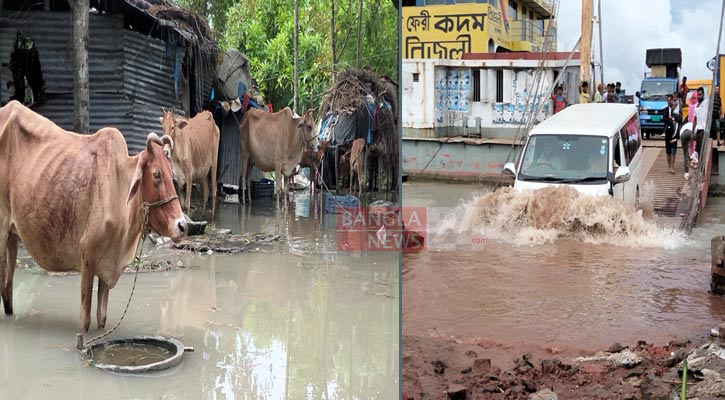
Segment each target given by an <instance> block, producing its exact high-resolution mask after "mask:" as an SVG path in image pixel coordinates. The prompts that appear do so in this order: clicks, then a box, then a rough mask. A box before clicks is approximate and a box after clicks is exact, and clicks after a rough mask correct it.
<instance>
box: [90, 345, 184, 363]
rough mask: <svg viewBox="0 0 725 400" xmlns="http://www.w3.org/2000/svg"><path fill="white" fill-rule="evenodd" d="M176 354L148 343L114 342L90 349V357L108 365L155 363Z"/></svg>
mask: <svg viewBox="0 0 725 400" xmlns="http://www.w3.org/2000/svg"><path fill="white" fill-rule="evenodd" d="M173 355H174V354H173V353H172V352H171V351H170V350H169V349H166V348H163V347H161V346H151V345H148V344H146V343H112V344H108V345H105V346H103V347H101V348H99V349H96V350H95V351H90V354H89V356H90V359H91V360H93V361H94V362H98V363H101V364H106V365H118V366H123V367H136V366H144V365H150V364H155V363H158V362H161V361H164V360H167V359H169V358H171V356H173Z"/></svg>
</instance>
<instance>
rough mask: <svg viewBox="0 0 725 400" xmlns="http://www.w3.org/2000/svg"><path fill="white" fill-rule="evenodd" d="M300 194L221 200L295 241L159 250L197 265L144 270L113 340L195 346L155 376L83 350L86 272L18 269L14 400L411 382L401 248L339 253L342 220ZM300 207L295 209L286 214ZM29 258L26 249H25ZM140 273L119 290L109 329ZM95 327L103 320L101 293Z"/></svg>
mask: <svg viewBox="0 0 725 400" xmlns="http://www.w3.org/2000/svg"><path fill="white" fill-rule="evenodd" d="M308 200H309V199H308V198H307V197H306V196H305V195H301V194H298V195H297V200H296V207H295V208H293V209H292V210H290V211H289V213H288V214H284V213H282V212H278V211H277V210H276V209H275V207H274V205H273V203H271V202H270V201H266V200H260V201H257V202H256V203H255V204H254V205H253V206H252V207H251V208H250V207H242V206H239V205H236V204H219V206H218V207H217V213H218V216H217V221H218V223H217V226H218V227H221V228H229V229H232V231H234V232H240V231H241V232H267V233H272V234H279V235H281V236H283V237H284V238H285V240H282V241H280V242H279V243H273V244H271V245H266V246H260V249H259V251H258V252H253V253H246V254H237V255H217V254H202V255H194V254H189V253H182V252H179V251H176V250H171V249H169V248H152V247H150V246H147V251H148V252H150V253H151V254H152V255H153V257H158V258H159V259H169V260H172V261H174V262H176V261H182V262H183V264H184V265H186V266H193V267H192V268H183V269H176V270H170V271H164V272H152V273H142V274H139V275H138V281H137V284H136V289H135V292H134V295H133V299H132V301H131V304H130V306H129V311H128V314H127V316H126V318H125V319H124V320H123V322H122V323H121V325H120V327H119V328H118V329H117V330H116V331H115V332H114V333H113V334H112V335H111V336H110V337H109V339H112V338H117V337H129V336H139V335H142V336H149V335H163V336H171V337H174V338H176V339H178V340H180V341H181V342H182V343H183V344H184V346H186V347H193V348H194V352H193V353H186V354H185V355H184V361H183V363H182V364H181V365H180V366H178V367H175V368H172V369H169V370H166V371H161V372H158V373H151V374H146V375H143V376H127V375H119V374H113V373H108V372H104V371H101V370H98V369H96V368H94V367H92V366H87V365H84V363H83V360H82V359H81V357H80V355H79V354H78V352H77V351H75V335H76V333H78V329H79V328H78V324H79V309H80V288H79V276H78V275H68V276H49V275H47V274H41V273H37V272H34V271H32V270H28V269H23V268H21V269H18V270H17V271H16V274H15V286H14V287H15V292H14V300H15V303H14V306H15V315H14V316H13V317H7V316H5V315H2V316H0V399H47V398H68V399H71V398H72V399H93V400H99V399H284V398H287V399H321V398H337V399H379V398H386V399H392V398H397V396H398V390H399V384H398V382H399V380H398V374H399V347H398V343H399V307H398V304H399V296H398V293H399V276H398V271H399V256H398V255H397V254H393V253H386V252H379V253H354V252H341V251H337V249H336V246H335V224H336V219H335V217H334V216H332V215H325V216H324V217H323V218H322V219H315V218H314V217H310V213H312V214H313V215H314V211H315V205H314V204H310V203H309V201H308ZM285 215H286V217H285ZM22 255H25V254H21V256H22ZM132 283H133V275H132V274H124V276H122V277H121V279H120V280H119V282H118V284H117V286H116V287H115V288H114V289H112V290H111V293H110V299H109V305H108V322H107V328H110V327H112V326H113V325H115V324H116V322H117V321H118V319H119V318H120V316H121V314H122V311H123V308H124V306H125V305H126V302H127V300H128V296H129V293H130V291H131V285H132ZM92 317H93V320H92V326H91V332H89V333H88V334H87V335H86V336H85V337H86V340H88V339H90V338H91V337H92V336H95V335H98V334H100V333H102V332H99V331H97V330H96V321H95V296H94V300H93V311H92Z"/></svg>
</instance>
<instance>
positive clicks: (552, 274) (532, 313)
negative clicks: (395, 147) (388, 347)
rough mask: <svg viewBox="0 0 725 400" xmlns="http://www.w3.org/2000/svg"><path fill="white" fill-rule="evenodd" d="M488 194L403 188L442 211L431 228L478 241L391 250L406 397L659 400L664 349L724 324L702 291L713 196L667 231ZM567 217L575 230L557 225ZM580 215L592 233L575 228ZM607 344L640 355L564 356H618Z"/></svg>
mask: <svg viewBox="0 0 725 400" xmlns="http://www.w3.org/2000/svg"><path fill="white" fill-rule="evenodd" d="M491 192H492V188H490V187H484V186H475V185H445V188H441V184H440V183H435V184H429V183H413V184H408V185H404V188H403V196H404V198H405V199H406V205H407V206H426V207H432V208H447V209H448V210H449V212H448V214H447V215H446V217H444V218H442V219H441V220H440V221H437V223H442V224H448V227H447V229H456V230H457V231H454V232H453V233H455V236H456V237H457V238H459V239H457V240H460V238H461V237H465V236H466V235H471V232H473V231H474V228H482V229H480V230H479V232H474V233H479V234H482V235H485V237H486V239H487V240H485V241H483V244H478V245H477V246H471V245H470V243H469V245H468V246H467V247H466V246H458V247H443V246H440V247H437V248H435V247H434V248H433V249H430V248H429V249H428V251H425V252H420V253H417V254H404V255H403V271H402V279H403V311H402V313H403V351H402V354H403V390H404V392H405V393H406V396H407V398H413V399H439V398H440V399H449V398H451V399H454V398H461V399H466V398H477V399H479V398H481V399H487V398H491V399H515V398H523V399H526V398H550V397H546V396H548V394H547V392H543V393H540V392H541V391H542V390H552V391H553V392H554V393H556V394H557V396H558V398H559V399H562V398H563V399H583V398H587V399H588V398H591V399H599V398H601V399H623V398H637V399H640V398H668V399H669V397H656V396H655V397H652V396H653V395H652V394H645V392H648V391H657V390H660V391H663V390H665V386H668V385H673V386H672V387H675V386H677V385H675V384H669V383H667V382H664V383H663V384H662V385H660V383H659V382H660V381H662V380H664V381H671V380H675V379H676V373H675V374H674V375H673V373H672V368H673V366H672V365H669V364H670V363H672V362H673V361H672V360H670V359H669V358H670V357H671V356H672V354H673V353H677V352H678V351H680V352H682V351H685V350H682V351H681V349H686V351H692V350H693V349H694V348H695V347H697V346H699V345H702V344H704V343H707V342H708V341H709V340H710V338H709V337H708V334H709V332H710V330H711V328H712V327H715V326H718V324H720V323H721V322H723V321H725V299H724V298H722V297H720V296H715V295H712V294H711V293H709V280H710V273H709V272H710V239H711V237H712V236H714V235H718V234H721V233H720V232H722V230H723V229H725V225H724V224H723V222H722V221H721V220H720V219H721V217H720V215H721V213H722V212H723V211H725V201H723V199H717V198H715V199H709V200H708V209H706V210H705V213H704V214H703V218H702V221H703V222H702V223H701V224H700V226H698V227H697V228H696V229H695V231H694V232H693V235H692V236H691V237H688V238H685V237H684V236H682V235H679V234H678V233H677V232H675V231H674V230H673V229H672V228H673V226H674V225H675V223H676V221H673V220H667V219H663V218H646V217H645V216H643V215H641V214H640V213H638V212H637V211H635V210H631V209H630V210H627V209H622V208H619V207H616V206H615V207H613V208H612V207H610V208H607V207H608V206H607V204H605V203H606V202H601V203H598V204H596V207H592V206H593V203H591V201H588V202H578V203H577V202H570V203H567V202H563V201H561V199H558V198H557V196H556V194H554V193H549V194H548V195H547V196H541V197H539V198H538V199H537V200H536V201H533V202H532V200H533V199H532V198H530V199H527V200H526V201H523V200H522V199H521V198H520V197H517V196H516V195H513V194H511V193H507V192H503V193H502V194H496V195H494V194H491ZM495 196H499V197H495ZM532 204H534V206H533V207H530V206H531V205H532ZM536 204H538V205H536ZM522 205H523V206H522ZM527 205H528V206H527ZM496 207H498V209H497V208H496ZM536 208H538V209H539V211H533V210H534V209H536ZM497 210H498V211H499V212H503V213H504V214H507V216H504V217H506V218H510V217H511V216H513V215H520V216H521V217H520V219H521V221H524V222H526V224H523V225H524V229H521V227H522V225H521V224H520V225H518V226H516V224H512V225H513V226H508V225H506V224H505V223H504V222H503V219H501V220H499V219H498V218H504V217H501V216H499V215H497ZM522 210H525V212H524V213H522V212H521V211H522ZM542 210H543V211H542ZM580 210H581V211H580ZM592 213H595V214H596V215H593V216H592V215H590V214H592ZM572 217H575V218H572ZM580 217H587V218H589V219H586V218H580ZM476 218H478V219H476ZM576 218H579V220H580V221H581V222H582V224H583V225H576V224H571V223H569V222H571V221H574V220H575V219H576ZM562 219H563V220H564V221H563V222H562ZM499 221H501V222H500V223H499ZM521 221H519V222H521ZM567 221H568V222H567ZM591 221H600V223H601V224H602V226H603V227H605V228H604V229H602V230H600V231H595V232H592V231H591V230H590V229H579V228H580V227H581V226H585V227H586V226H592V225H591V224H590V222H591ZM552 223H553V224H554V225H552ZM556 224H558V225H556ZM440 227H441V225H440V224H438V225H434V226H433V228H435V229H440ZM610 228H612V229H610ZM435 229H434V230H435ZM434 233H435V232H434ZM429 239H432V240H429V242H428V243H429V244H435V235H432V238H429ZM614 343H621V344H622V345H620V347H625V348H627V349H628V350H631V351H632V352H634V353H635V354H637V355H638V356H639V357H641V358H642V360H643V361H642V362H641V363H639V364H638V365H637V366H636V367H634V368H627V367H623V366H617V365H616V363H614V362H613V361H612V360H611V359H601V360H596V361H587V362H583V361H576V360H577V359H578V358H579V357H584V356H595V355H596V354H597V352H600V351H607V350H613V351H615V352H616V351H619V350H618V349H616V348H613V344H614ZM674 368H676V366H675V367H674ZM476 371H479V372H476ZM635 372H636V373H635ZM651 382H654V383H652V384H650V383H651ZM658 385H660V386H662V387H661V388H660V389H657V388H658V387H660V386H658ZM643 387H644V389H643ZM672 387H670V388H667V390H670V389H672ZM693 387H694V386H693ZM536 393H538V394H536ZM534 394H536V396H534V397H529V396H533V395H534ZM466 396H474V397H466ZM688 398H690V397H688Z"/></svg>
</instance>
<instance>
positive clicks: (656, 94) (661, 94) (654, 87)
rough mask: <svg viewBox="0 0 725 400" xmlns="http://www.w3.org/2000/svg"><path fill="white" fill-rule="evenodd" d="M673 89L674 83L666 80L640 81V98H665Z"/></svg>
mask: <svg viewBox="0 0 725 400" xmlns="http://www.w3.org/2000/svg"><path fill="white" fill-rule="evenodd" d="M674 91H675V85H674V83H672V82H666V81H644V82H642V91H641V93H640V99H641V100H667V95H668V94H672V93H673V92H674Z"/></svg>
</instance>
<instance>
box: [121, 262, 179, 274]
mask: <svg viewBox="0 0 725 400" xmlns="http://www.w3.org/2000/svg"><path fill="white" fill-rule="evenodd" d="M184 268H189V267H188V266H186V265H184V263H183V262H181V261H171V260H145V261H144V260H142V261H141V268H139V270H138V272H166V271H173V270H177V269H184ZM123 272H124V273H132V272H136V267H135V266H134V265H129V266H127V267H126V269H125V270H124V271H123Z"/></svg>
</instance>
